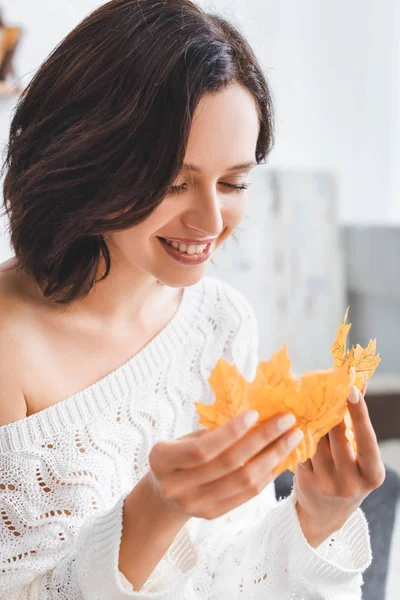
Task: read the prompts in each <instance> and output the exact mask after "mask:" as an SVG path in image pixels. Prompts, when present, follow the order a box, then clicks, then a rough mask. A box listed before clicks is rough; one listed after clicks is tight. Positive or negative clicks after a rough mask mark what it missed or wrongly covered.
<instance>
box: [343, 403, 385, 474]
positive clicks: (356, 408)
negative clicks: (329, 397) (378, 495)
mask: <svg viewBox="0 0 400 600" xmlns="http://www.w3.org/2000/svg"><path fill="white" fill-rule="evenodd" d="M348 409H349V412H350V416H351V419H352V421H353V430H354V438H355V441H356V444H357V464H358V468H359V471H360V473H361V475H362V476H363V477H364V479H365V480H366V481H367V482H369V483H376V482H377V481H379V480H380V479H381V476H382V468H383V463H382V460H381V455H380V451H379V446H378V441H377V438H376V434H375V430H374V428H373V426H372V423H371V420H370V418H369V413H368V407H367V404H366V402H365V399H364V397H363V395H362V394H361V393H360V394H359V401H358V402H357V404H352V403H351V402H348Z"/></svg>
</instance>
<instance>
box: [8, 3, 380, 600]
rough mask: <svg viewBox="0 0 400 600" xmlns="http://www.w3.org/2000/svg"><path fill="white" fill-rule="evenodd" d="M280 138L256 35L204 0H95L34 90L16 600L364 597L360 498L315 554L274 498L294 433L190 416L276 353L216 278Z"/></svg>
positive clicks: (13, 175)
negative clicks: (215, 263)
mask: <svg viewBox="0 0 400 600" xmlns="http://www.w3.org/2000/svg"><path fill="white" fill-rule="evenodd" d="M272 140H273V116H272V105H271V98H270V93H269V88H268V84H267V82H266V80H265V77H264V75H263V73H262V70H261V68H260V66H259V65H258V63H257V60H256V58H255V56H254V54H253V52H252V50H251V48H250V47H249V45H248V43H247V42H246V40H245V39H244V38H243V36H242V34H241V33H240V31H238V30H237V29H236V28H235V27H234V26H233V25H231V24H229V23H228V22H226V21H225V20H224V19H223V18H221V17H219V16H217V15H214V14H208V13H205V12H203V11H202V10H201V9H200V8H198V7H197V6H196V5H195V4H194V3H192V2H190V1H189V0H161V1H157V2H155V1H153V0H112V1H111V2H108V3H107V4H104V5H102V6H100V7H99V8H98V10H96V11H95V12H93V13H92V14H91V15H89V16H88V17H87V18H86V19H85V20H84V21H83V22H82V23H80V24H79V25H78V26H77V27H76V28H75V29H74V30H73V31H72V32H71V33H70V34H69V35H68V36H67V37H66V38H65V39H64V40H62V41H61V43H60V44H59V45H58V46H57V47H56V48H55V50H54V51H53V52H52V54H51V55H50V57H49V58H48V59H47V60H46V61H45V63H44V64H43V65H42V66H41V67H40V69H39V70H38V72H37V74H36V75H35V77H34V78H33V79H32V81H31V83H30V85H29V86H28V87H27V88H26V89H25V91H24V92H23V94H22V97H21V99H20V101H19V103H18V106H17V108H16V112H15V115H14V117H13V120H12V123H11V130H10V140H9V144H8V149H7V156H6V160H5V163H4V169H5V170H6V177H5V184H4V201H5V209H6V212H7V215H8V217H9V220H10V232H11V243H12V246H13V248H14V250H15V257H14V258H13V259H12V261H10V263H9V264H6V265H1V268H0V600H6V599H7V600H16V599H17V598H26V599H28V598H29V599H30V600H33V599H34V598H35V599H38V598H40V600H50V599H51V598H55V597H57V598H59V599H60V600H67V599H68V600H78V599H79V600H103V599H104V600H111V599H113V600H122V599H123V598H127V597H128V598H140V599H142V600H146V599H149V600H150V598H154V597H155V596H154V592H157V594H156V597H157V598H158V599H159V600H178V599H179V600H181V599H182V598H193V599H194V598H196V599H198V600H211V598H232V600H236V599H238V598H239V597H240V598H241V600H250V598H251V599H252V600H266V599H267V598H270V599H271V600H272V599H276V598H282V599H283V598H289V597H293V598H294V597H296V598H300V597H307V598H311V597H317V596H318V597H319V598H324V599H328V600H339V599H340V600H341V599H342V598H343V597H344V595H343V590H345V591H346V598H347V599H349V600H355V599H356V598H359V597H360V595H359V592H360V588H361V584H362V576H361V574H362V572H363V571H364V570H365V569H366V568H367V567H368V565H369V563H370V547H369V538H368V528H367V524H366V521H365V518H364V516H363V513H362V512H361V511H360V510H356V511H354V512H353V513H352V514H351V515H350V517H349V519H348V521H347V522H346V523H344V524H342V523H341V524H340V525H341V527H340V530H338V531H336V532H334V539H333V540H332V539H331V534H332V531H331V529H329V538H327V539H323V538H324V537H326V536H325V534H326V532H327V531H328V529H327V528H326V524H324V527H320V521H319V522H318V523H317V525H318V526H319V527H320V528H319V531H318V540H319V541H321V542H322V543H321V545H320V546H319V547H318V548H314V547H311V545H310V544H309V543H308V540H307V539H306V538H305V537H304V535H303V533H302V528H301V525H300V522H299V519H298V515H297V512H296V497H295V495H291V496H290V498H288V499H287V500H284V501H282V502H280V503H277V502H276V499H275V493H274V482H273V470H274V467H275V465H276V464H278V463H279V462H281V460H282V459H283V457H285V456H287V455H288V454H289V453H290V452H291V451H292V449H293V446H292V447H291V448H289V446H288V439H289V436H290V434H291V433H293V431H292V425H288V424H287V426H286V429H282V427H280V428H279V427H278V424H277V422H275V421H274V420H270V421H268V422H267V423H265V424H263V425H262V426H261V427H252V425H254V423H255V421H256V418H257V414H256V415H254V414H247V415H246V416H245V417H243V415H239V417H238V418H236V419H233V420H231V421H230V422H229V423H227V424H226V425H225V426H224V427H221V428H217V429H216V430H215V431H212V432H208V431H204V430H201V429H200V428H199V424H198V415H197V413H196V410H195V404H196V403H199V402H205V401H206V402H212V401H213V398H212V395H210V386H209V382H208V380H209V376H210V373H211V371H212V369H213V367H214V366H215V365H216V363H217V361H218V360H219V359H220V358H225V359H227V360H229V361H231V362H234V363H235V364H236V365H237V367H238V369H239V370H240V372H241V373H242V375H243V376H244V377H246V378H247V379H252V378H253V377H254V374H255V370H256V367H257V363H258V358H257V353H258V333H257V323H256V319H255V315H254V310H253V308H252V307H251V305H250V304H249V302H248V301H247V300H246V298H245V297H244V296H243V295H242V294H241V293H239V292H238V291H237V290H235V289H234V288H233V287H231V286H229V285H227V284H225V283H223V282H222V281H219V280H218V279H216V278H213V277H209V276H205V271H206V267H207V263H208V262H209V259H210V257H211V256H212V254H213V252H215V250H216V249H217V248H218V247H219V246H220V245H221V244H222V243H223V242H224V241H225V240H226V239H227V238H228V237H229V236H230V235H231V234H232V232H233V231H234V230H235V229H236V228H237V226H238V225H239V223H240V222H241V220H242V218H243V215H244V213H245V210H246V204H247V188H248V186H249V181H248V178H249V174H250V171H251V169H252V168H253V167H254V166H255V165H256V164H259V163H260V162H262V161H263V160H264V159H265V157H266V156H267V154H268V152H269V150H270V149H271V145H272ZM160 283H161V284H163V285H160ZM234 509H235V510H234ZM232 511H233V512H232ZM192 517H193V518H192ZM216 517H222V518H220V519H217V518H216ZM307 523H308V525H310V531H311V526H312V525H313V522H312V519H310V521H308V520H307ZM335 523H337V521H335ZM323 534H324V535H323ZM326 535H327V534H326ZM347 590H348V594H347Z"/></svg>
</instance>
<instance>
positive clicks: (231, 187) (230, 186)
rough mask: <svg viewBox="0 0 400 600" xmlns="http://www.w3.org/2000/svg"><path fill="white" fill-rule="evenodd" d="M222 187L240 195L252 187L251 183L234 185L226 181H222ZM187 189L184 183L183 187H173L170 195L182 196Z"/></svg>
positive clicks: (170, 189)
mask: <svg viewBox="0 0 400 600" xmlns="http://www.w3.org/2000/svg"><path fill="white" fill-rule="evenodd" d="M220 185H222V186H224V187H225V188H227V189H228V190H232V192H238V193H240V192H243V191H245V190H248V189H249V187H250V183H241V184H234V183H227V182H225V181H221V182H220ZM187 189H188V188H187V184H186V183H182V184H181V185H172V186H171V187H170V188H169V192H168V193H169V194H181V193H182V192H186V190H187Z"/></svg>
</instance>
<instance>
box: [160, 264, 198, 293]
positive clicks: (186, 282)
mask: <svg viewBox="0 0 400 600" xmlns="http://www.w3.org/2000/svg"><path fill="white" fill-rule="evenodd" d="M182 271H183V272H181V273H168V274H167V273H166V272H165V271H164V273H162V274H159V275H154V276H155V277H156V279H157V282H158V283H159V284H161V285H167V286H168V287H172V288H182V287H189V286H191V285H195V284H196V283H198V282H199V281H200V280H201V279H202V278H203V277H204V275H205V274H206V271H207V265H204V264H203V265H197V266H196V267H190V268H186V269H182ZM185 271H187V272H186V273H185Z"/></svg>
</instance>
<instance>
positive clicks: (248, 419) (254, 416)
mask: <svg viewBox="0 0 400 600" xmlns="http://www.w3.org/2000/svg"><path fill="white" fill-rule="evenodd" d="M259 418H260V413H259V412H258V411H257V410H250V411H249V412H247V413H246V414H245V415H244V417H243V423H244V424H245V427H251V426H252V425H254V423H257V421H258V419H259Z"/></svg>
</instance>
